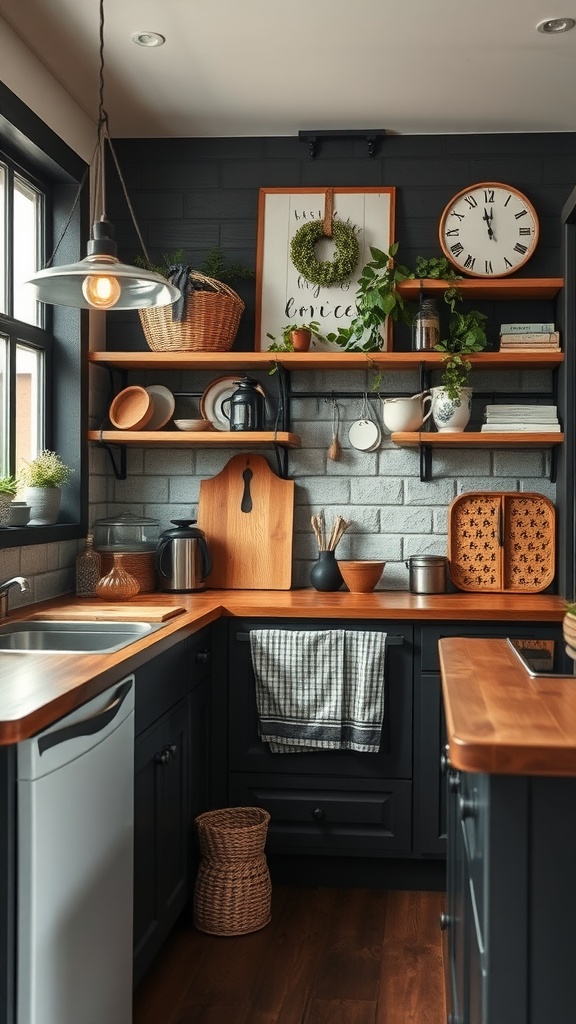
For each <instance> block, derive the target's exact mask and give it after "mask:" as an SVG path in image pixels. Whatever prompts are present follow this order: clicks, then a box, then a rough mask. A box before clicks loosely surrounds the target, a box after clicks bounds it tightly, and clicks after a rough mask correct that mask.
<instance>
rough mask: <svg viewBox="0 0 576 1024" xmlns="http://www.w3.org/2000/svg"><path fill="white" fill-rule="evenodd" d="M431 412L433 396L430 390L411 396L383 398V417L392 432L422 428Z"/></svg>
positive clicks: (385, 424)
mask: <svg viewBox="0 0 576 1024" xmlns="http://www.w3.org/2000/svg"><path fill="white" fill-rule="evenodd" d="M427 403H428V410H427V411H426V405H427ZM431 412H432V396H431V395H430V394H429V392H428V391H421V392H420V394H419V395H412V396H411V397H410V398H384V399H382V419H383V421H384V426H385V427H386V428H387V429H388V430H389V431H390V433H395V432H396V431H401V430H408V431H410V430H420V427H421V426H422V424H423V423H425V422H426V420H427V419H428V417H429V416H430V413H431Z"/></svg>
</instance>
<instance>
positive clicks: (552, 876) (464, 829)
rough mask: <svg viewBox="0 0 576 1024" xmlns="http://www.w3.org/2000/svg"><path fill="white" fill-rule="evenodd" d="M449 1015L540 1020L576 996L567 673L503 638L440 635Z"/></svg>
mask: <svg viewBox="0 0 576 1024" xmlns="http://www.w3.org/2000/svg"><path fill="white" fill-rule="evenodd" d="M439 648H440V663H441V671H442V689H443V699H444V708H445V713H446V732H447V748H446V752H447V758H446V771H447V779H446V783H447V785H446V792H447V832H448V851H447V853H448V856H447V860H448V870H447V902H446V912H445V914H444V915H443V917H442V924H443V927H444V928H445V935H446V940H447V943H446V944H447V953H448V956H447V960H446V965H447V977H446V983H447V984H446V990H447V996H448V1003H449V1013H450V1014H451V1015H452V1016H451V1018H449V1019H451V1020H454V1021H474V1022H476V1024H550V1021H571V1020H573V1019H574V1006H575V1005H576V975H575V972H574V963H575V962H576V928H575V927H574V920H575V917H576V872H575V871H574V864H575V863H576V813H575V808H576V677H574V678H571V677H570V676H567V677H565V678H561V677H560V676H558V677H552V676H549V677H545V676H542V677H537V678H534V677H531V676H530V675H529V674H528V672H527V671H526V669H525V668H524V667H523V665H522V664H521V662H520V661H519V660H518V658H517V657H516V655H515V653H514V651H513V650H512V649H511V647H510V645H509V644H508V643H507V642H506V640H504V639H499V640H488V639H485V640H483V639H465V638H462V637H457V638H448V639H442V640H440V643H439Z"/></svg>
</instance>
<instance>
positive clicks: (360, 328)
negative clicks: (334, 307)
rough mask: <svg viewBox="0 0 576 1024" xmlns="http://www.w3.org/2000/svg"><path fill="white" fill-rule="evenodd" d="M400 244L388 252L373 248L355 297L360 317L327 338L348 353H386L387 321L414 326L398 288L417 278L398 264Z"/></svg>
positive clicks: (357, 316)
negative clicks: (395, 259) (385, 329)
mask: <svg viewBox="0 0 576 1024" xmlns="http://www.w3.org/2000/svg"><path fill="white" fill-rule="evenodd" d="M397 252H398V242H393V243H392V245H391V246H390V249H389V250H388V252H385V251H384V250H383V249H376V248H373V247H370V253H371V256H372V259H371V260H370V261H369V262H368V263H366V264H365V266H364V267H363V269H362V274H361V275H360V277H359V279H358V289H357V291H356V295H355V302H356V316H355V317H354V318H353V319H352V322H351V323H350V325H349V326H348V327H340V328H338V331H337V332H335V333H331V334H327V335H326V337H327V339H328V341H332V342H335V343H336V344H337V345H339V346H340V348H343V349H344V351H346V352H379V351H381V349H382V344H383V339H382V327H383V326H384V324H385V323H386V320H387V319H388V318H390V319H391V320H404V321H405V322H406V323H410V319H411V315H410V311H409V307H408V306H407V304H406V302H405V301H404V299H403V297H402V295H401V294H400V292H399V291H398V285H399V284H400V283H401V282H402V281H407V280H409V279H411V278H413V277H414V274H413V272H412V271H411V270H409V269H408V267H405V266H402V265H401V264H397V263H395V262H394V256H395V255H396V253H397Z"/></svg>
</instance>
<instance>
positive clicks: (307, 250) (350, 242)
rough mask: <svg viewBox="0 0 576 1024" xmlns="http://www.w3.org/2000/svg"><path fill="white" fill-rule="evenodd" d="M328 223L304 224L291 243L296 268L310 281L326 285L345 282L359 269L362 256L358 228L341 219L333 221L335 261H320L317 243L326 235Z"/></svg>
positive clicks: (315, 221) (291, 254)
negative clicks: (357, 265)
mask: <svg viewBox="0 0 576 1024" xmlns="http://www.w3.org/2000/svg"><path fill="white" fill-rule="evenodd" d="M324 237H325V236H324V222H323V221H321V220H313V221H310V223H309V224H303V225H302V227H301V228H299V229H298V231H297V232H296V234H295V235H294V237H293V239H292V241H291V242H290V256H291V258H292V263H293V264H294V266H295V267H296V270H298V271H299V273H301V274H302V276H303V277H305V278H306V280H307V281H310V283H311V284H319V285H323V286H324V287H326V286H328V285H330V284H341V283H342V281H346V280H347V278H349V277H350V276H351V275H352V274H353V273H354V270H355V269H356V264H357V263H358V258H359V256H360V246H359V245H358V239H357V238H356V233H355V230H354V227H353V226H352V225H351V224H344V223H343V222H342V221H341V220H334V221H332V238H333V239H334V242H335V244H336V252H335V253H334V257H333V259H331V260H319V259H318V258H317V256H316V242H318V241H319V239H320V238H324Z"/></svg>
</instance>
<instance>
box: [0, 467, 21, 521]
mask: <svg viewBox="0 0 576 1024" xmlns="http://www.w3.org/2000/svg"><path fill="white" fill-rule="evenodd" d="M17 490H18V480H17V479H16V477H14V476H0V526H8V524H9V521H10V506H11V505H12V499H13V498H14V496H15V494H16V491H17Z"/></svg>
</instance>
